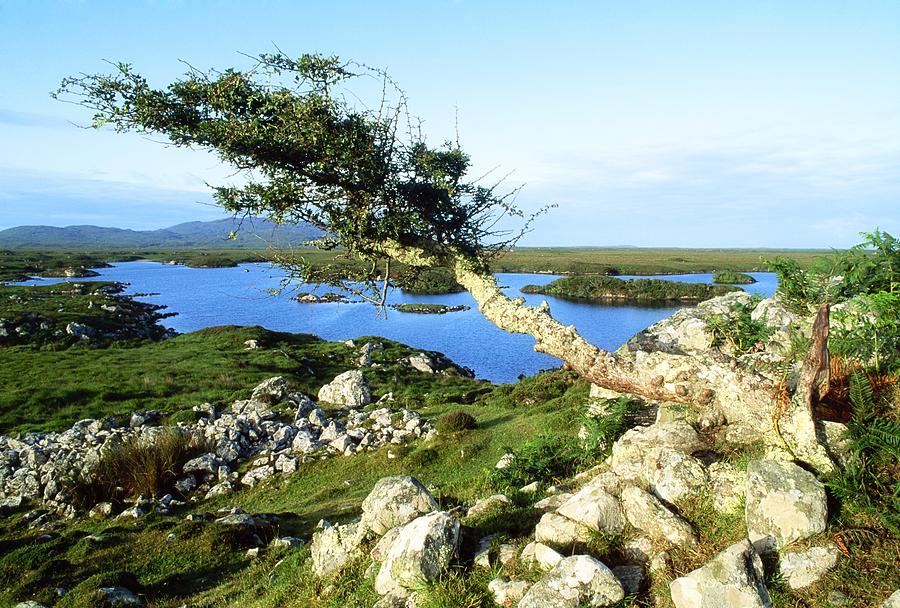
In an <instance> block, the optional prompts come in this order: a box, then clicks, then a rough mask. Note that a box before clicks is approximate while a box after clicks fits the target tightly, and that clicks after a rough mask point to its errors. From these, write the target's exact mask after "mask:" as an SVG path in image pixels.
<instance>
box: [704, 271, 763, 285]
mask: <svg viewBox="0 0 900 608" xmlns="http://www.w3.org/2000/svg"><path fill="white" fill-rule="evenodd" d="M712 282H713V283H716V284H717V285H718V284H730V285H751V284H753V283H756V279H754V278H753V277H751V276H750V275H749V274H744V273H743V272H737V271H734V270H717V271H716V272H714V273H713V278H712Z"/></svg>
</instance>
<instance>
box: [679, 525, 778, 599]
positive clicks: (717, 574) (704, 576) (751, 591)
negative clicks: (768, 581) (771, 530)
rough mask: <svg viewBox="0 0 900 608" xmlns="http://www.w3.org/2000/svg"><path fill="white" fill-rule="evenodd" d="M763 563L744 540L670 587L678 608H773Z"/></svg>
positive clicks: (750, 545) (751, 546)
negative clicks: (764, 580) (726, 607)
mask: <svg viewBox="0 0 900 608" xmlns="http://www.w3.org/2000/svg"><path fill="white" fill-rule="evenodd" d="M763 577H764V572H763V564H762V560H761V559H760V557H759V555H758V554H757V553H756V550H755V549H754V548H753V545H752V544H750V543H749V542H748V541H741V542H739V543H736V544H734V545H732V546H731V547H729V548H727V549H725V550H724V551H722V552H721V553H719V554H718V555H717V556H716V557H714V558H713V559H712V560H711V561H710V562H709V563H707V564H706V565H705V566H703V567H702V568H699V569H697V570H694V571H693V572H691V573H690V574H688V575H687V576H683V577H681V578H677V579H675V580H674V581H672V583H671V584H670V585H669V589H670V590H671V592H672V602H673V603H674V604H675V607H676V608H723V607H724V606H728V607H729V608H770V607H771V606H772V600H771V599H770V597H769V592H768V590H767V589H766V586H765V584H764V583H763Z"/></svg>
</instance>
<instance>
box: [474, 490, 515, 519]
mask: <svg viewBox="0 0 900 608" xmlns="http://www.w3.org/2000/svg"><path fill="white" fill-rule="evenodd" d="M510 504H512V503H511V501H510V500H509V498H508V497H507V496H505V495H503V494H494V495H493V496H488V497H487V498H482V499H481V500H479V501H478V502H476V503H475V504H474V505H472V506H471V507H469V510H468V511H466V517H480V516H482V515H484V514H486V513H491V512H494V511H498V510H500V509H502V508H504V507H507V506H509V505H510Z"/></svg>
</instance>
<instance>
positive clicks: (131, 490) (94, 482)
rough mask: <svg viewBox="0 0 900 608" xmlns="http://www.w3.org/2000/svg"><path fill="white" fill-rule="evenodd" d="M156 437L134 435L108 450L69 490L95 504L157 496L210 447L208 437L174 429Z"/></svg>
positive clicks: (87, 503)
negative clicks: (184, 468)
mask: <svg viewBox="0 0 900 608" xmlns="http://www.w3.org/2000/svg"><path fill="white" fill-rule="evenodd" d="M152 437H153V438H152V439H147V438H146V437H133V438H131V439H128V440H126V441H125V442H124V443H122V444H121V445H119V446H115V447H113V448H111V449H108V450H104V451H103V452H102V453H101V455H100V460H99V462H98V463H97V465H96V466H95V467H93V468H91V469H89V470H88V471H87V472H86V473H85V477H83V478H81V479H73V480H69V482H68V484H67V485H68V490H69V491H70V492H71V493H72V495H73V497H74V498H75V500H76V502H77V503H78V504H80V505H82V506H84V507H91V506H93V505H95V504H97V503H98V502H106V501H111V502H119V501H122V500H124V499H127V498H137V497H138V496H144V497H153V496H157V495H159V494H161V493H164V492H167V491H169V490H170V489H171V488H172V484H174V483H175V481H176V479H178V477H179V476H180V475H181V468H182V466H183V465H184V463H186V462H187V461H188V460H190V459H192V458H196V457H197V456H199V455H200V454H204V453H206V452H208V451H209V450H210V445H209V444H208V442H207V441H205V440H203V439H201V438H199V437H196V436H194V435H192V434H189V433H183V432H180V431H176V430H173V429H165V430H160V432H159V433H156V434H154V435H153V436H152Z"/></svg>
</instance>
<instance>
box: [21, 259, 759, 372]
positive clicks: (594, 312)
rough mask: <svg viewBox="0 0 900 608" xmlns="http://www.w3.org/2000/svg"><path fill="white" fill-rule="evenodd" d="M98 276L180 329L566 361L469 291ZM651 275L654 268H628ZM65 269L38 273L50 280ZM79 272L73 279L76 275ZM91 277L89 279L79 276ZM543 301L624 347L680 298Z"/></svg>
mask: <svg viewBox="0 0 900 608" xmlns="http://www.w3.org/2000/svg"><path fill="white" fill-rule="evenodd" d="M97 272H99V273H100V276H99V277H97V278H95V279H93V280H108V281H119V282H123V283H128V284H129V287H128V289H127V290H126V292H125V293H127V294H148V293H149V294H154V295H140V296H138V297H137V299H138V300H140V301H143V302H151V303H154V304H159V305H163V306H166V307H167V310H166V311H165V312H174V313H177V315H176V316H173V317H169V318H166V319H164V320H163V321H162V323H163V325H165V326H167V327H171V328H173V329H175V330H176V331H178V332H191V331H196V330H198V329H203V328H204V327H211V326H215V325H261V326H263V327H265V328H267V329H271V330H275V331H285V332H298V333H311V334H316V335H318V336H320V337H322V338H324V339H326V340H346V339H350V338H357V337H360V336H383V337H385V338H390V339H392V340H397V341H399V342H403V343H405V344H409V345H410V346H413V347H415V348H421V349H423V350H435V351H440V352H443V353H444V354H446V355H447V356H448V357H450V358H451V359H453V360H454V361H455V362H457V363H458V364H460V365H464V366H466V367H469V368H471V369H473V370H474V371H475V374H476V375H477V377H479V378H484V379H486V380H490V381H491V382H498V383H499V382H513V381H515V380H516V379H517V378H518V376H519V375H521V374H524V375H531V374H534V373H536V372H538V371H540V370H542V369H548V368H552V367H558V366H559V365H560V361H559V360H558V359H556V358H554V357H550V356H548V355H545V354H542V353H536V352H534V350H533V346H534V339H533V338H532V337H530V336H526V335H515V334H509V333H506V332H504V331H502V330H500V329H498V328H497V327H496V326H494V325H493V324H492V323H490V322H489V321H487V320H486V319H485V318H484V317H482V316H481V314H480V313H479V312H478V310H477V308H476V307H475V302H474V300H473V299H472V297H471V296H470V295H469V294H468V293H467V292H463V293H457V294H447V295H436V296H414V295H408V294H405V293H403V292H402V291H400V290H393V291H392V292H391V293H390V294H389V296H388V303H389V304H400V303H436V304H446V305H450V306H455V305H460V304H463V305H466V306H470V307H471V309H470V310H466V311H462V312H452V313H448V314H443V315H422V314H410V313H401V312H398V311H395V310H390V309H389V310H388V312H387V318H384V316H379V315H378V314H377V311H376V309H375V308H374V307H373V306H371V305H369V304H364V303H329V304H301V303H298V302H296V301H294V300H292V299H291V296H292V295H295V293H294V292H290V291H285V292H284V293H280V294H278V295H271V293H270V292H271V290H273V289H277V288H278V287H280V285H281V279H282V277H283V273H282V272H281V271H280V270H279V269H277V268H273V267H271V266H270V265H269V264H242V265H240V266H238V267H236V268H209V269H207V268H189V267H187V266H176V265H167V264H160V263H156V262H126V263H121V264H115V265H113V266H112V267H111V268H101V269H97ZM751 275H752V276H753V277H754V278H756V279H757V281H758V282H757V283H754V284H753V285H747V286H744V288H745V289H746V290H747V291H748V292H750V293H755V294H759V295H761V296H763V297H768V296H770V295H771V294H772V293H774V291H775V288H776V287H777V278H776V277H775V275H774V274H772V273H751ZM497 278H498V281H499V283H500V284H501V285H502V286H504V287H505V291H506V292H507V293H508V294H509V295H510V296H512V297H518V296H522V295H523V294H521V293H520V292H519V288H520V287H522V286H524V285H528V284H538V285H539V284H545V283H549V282H550V281H552V280H554V279H556V278H558V277H557V275H548V274H498V275H497ZM621 278H647V277H621ZM655 278H661V279H666V280H677V281H685V282H692V283H697V282H702V283H708V282H710V281H711V280H712V275H710V274H686V275H672V276H664V277H655ZM61 280H63V279H46V280H39V281H30V282H29V283H30V284H38V285H41V284H49V283H53V282H59V281H61ZM70 280H71V279H70ZM76 280H81V281H83V280H84V279H76ZM300 290H301V291H315V292H316V293H319V294H322V293H325V292H327V291H333V288H319V289H317V290H314V289H313V288H312V286H301V287H300ZM524 297H525V299H526V301H527V302H528V303H529V304H531V305H537V304H539V303H540V301H541V300H542V299H546V300H547V301H548V303H549V304H550V312H551V313H552V314H553V316H554V317H556V318H557V319H558V320H559V321H561V322H563V323H565V324H567V325H574V326H575V327H576V328H577V329H578V331H579V332H581V334H582V335H583V336H584V337H585V338H586V339H587V340H589V341H591V342H593V343H594V344H596V345H597V346H599V347H601V348H605V349H607V350H615V349H616V348H618V347H619V346H621V345H622V344H623V343H624V342H625V341H626V340H627V339H628V338H630V337H631V336H632V335H634V334H635V333H636V332H638V331H640V330H642V329H644V328H646V327H649V326H650V325H652V324H653V323H655V322H657V321H659V320H660V319H663V318H665V317H667V316H669V315H671V314H672V313H673V312H675V311H676V310H678V309H679V308H681V306H662V307H646V306H630V305H629V306H624V305H599V304H589V303H583V302H570V301H566V300H560V299H557V298H552V297H548V296H543V295H539V294H537V295H526V296H524Z"/></svg>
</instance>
